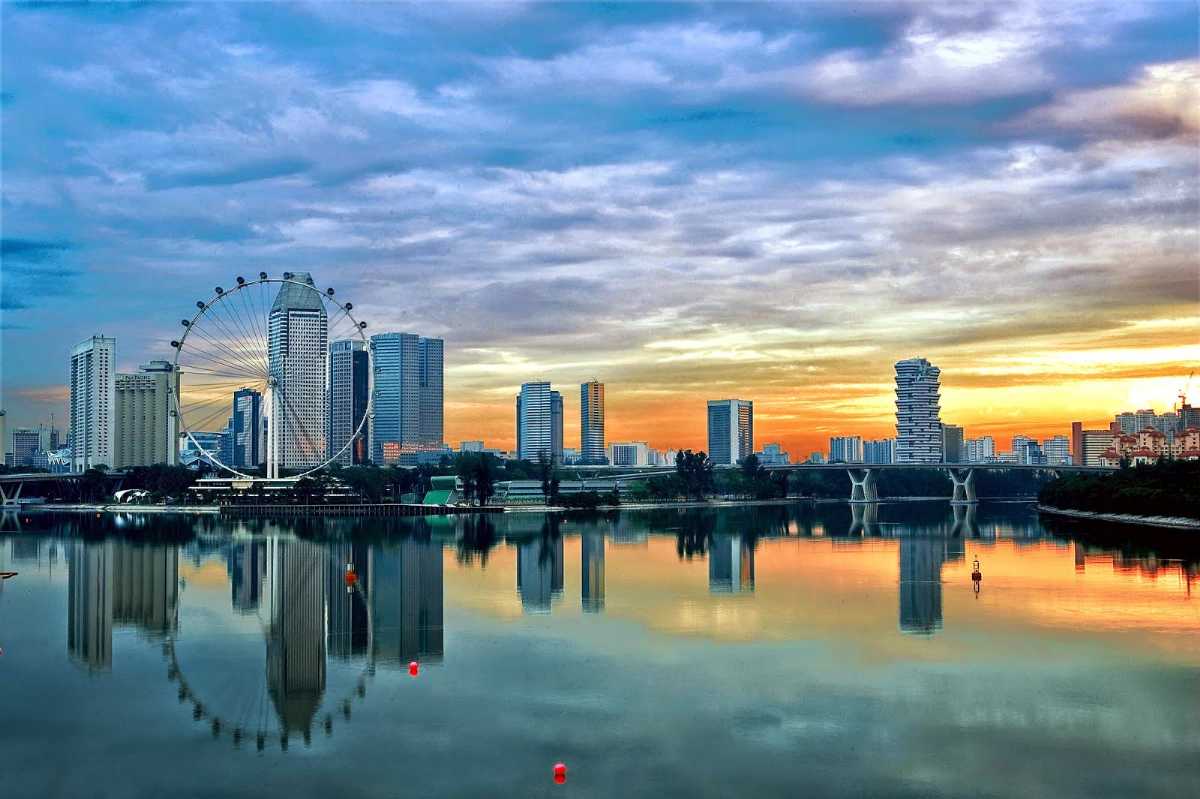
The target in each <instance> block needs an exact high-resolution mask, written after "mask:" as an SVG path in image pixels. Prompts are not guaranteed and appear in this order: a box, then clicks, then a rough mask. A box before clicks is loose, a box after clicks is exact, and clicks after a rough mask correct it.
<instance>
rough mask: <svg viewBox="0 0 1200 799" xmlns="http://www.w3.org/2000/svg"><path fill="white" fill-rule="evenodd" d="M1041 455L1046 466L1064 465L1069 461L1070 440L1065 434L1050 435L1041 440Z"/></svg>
mask: <svg viewBox="0 0 1200 799" xmlns="http://www.w3.org/2000/svg"><path fill="white" fill-rule="evenodd" d="M1042 456H1043V457H1044V458H1045V459H1046V465H1047V466H1066V465H1068V464H1070V463H1071V442H1070V440H1069V439H1068V438H1067V437H1066V436H1050V437H1049V438H1046V439H1043V440H1042Z"/></svg>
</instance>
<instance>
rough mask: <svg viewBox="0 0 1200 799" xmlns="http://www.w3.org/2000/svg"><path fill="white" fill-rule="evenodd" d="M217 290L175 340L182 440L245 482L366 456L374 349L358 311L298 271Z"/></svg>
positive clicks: (177, 418)
mask: <svg viewBox="0 0 1200 799" xmlns="http://www.w3.org/2000/svg"><path fill="white" fill-rule="evenodd" d="M214 291H215V294H214V295H213V297H212V298H211V299H209V300H207V301H205V300H200V301H198V302H197V303H196V308H197V311H196V313H195V314H194V315H193V316H192V317H191V318H190V319H184V320H182V321H181V324H182V325H183V335H182V336H180V338H179V339H178V340H176V341H172V342H171V346H172V347H173V348H174V350H175V359H174V371H175V378H176V381H175V386H173V390H172V396H173V398H174V403H173V405H174V407H173V409H172V414H173V415H174V417H175V421H176V425H177V427H178V432H179V435H180V437H181V438H184V439H186V440H187V441H188V442H189V443H190V445H191V447H193V448H194V449H195V450H196V451H198V452H202V453H203V456H204V459H205V460H208V461H210V462H211V463H212V464H213V465H215V466H217V467H218V468H220V469H222V470H224V471H226V472H228V473H230V474H231V475H233V476H234V477H235V478H241V479H245V480H261V479H268V480H271V479H279V478H280V476H281V474H282V475H285V476H287V477H289V478H291V479H299V478H301V477H304V476H305V475H309V474H312V473H314V472H317V471H319V470H321V469H323V468H325V467H326V466H328V465H329V464H331V463H334V462H339V463H344V464H349V463H352V462H357V461H359V460H361V459H362V458H364V457H365V454H366V430H367V423H368V422H367V420H368V418H369V417H370V415H371V407H370V402H371V401H370V391H369V379H370V377H369V375H370V367H369V363H370V360H369V359H370V351H369V347H368V346H367V339H366V332H365V331H366V327H367V323H366V322H361V321H358V320H357V319H355V318H354V316H353V315H352V311H353V308H354V306H353V305H352V304H351V303H349V302H340V301H338V300H336V299H335V296H336V292H335V291H334V290H333V289H332V288H326V289H324V290H321V289H319V288H317V286H316V285H315V283H314V282H313V279H312V277H311V276H310V275H308V274H307V273H303V272H301V273H292V272H284V273H283V274H282V276H280V277H270V276H269V275H268V274H267V273H266V272H259V273H258V277H257V278H254V279H249V280H248V279H246V278H244V277H238V278H237V279H236V283H235V284H234V285H232V286H230V287H229V288H222V287H220V286H217V287H216V289H215V290H214ZM262 473H265V478H264V477H263V476H262Z"/></svg>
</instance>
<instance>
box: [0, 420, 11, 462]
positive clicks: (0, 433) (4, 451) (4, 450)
mask: <svg viewBox="0 0 1200 799" xmlns="http://www.w3.org/2000/svg"><path fill="white" fill-rule="evenodd" d="M9 452H12V450H10V449H9V448H8V415H7V414H6V413H5V412H4V411H3V410H0V463H8V453H9Z"/></svg>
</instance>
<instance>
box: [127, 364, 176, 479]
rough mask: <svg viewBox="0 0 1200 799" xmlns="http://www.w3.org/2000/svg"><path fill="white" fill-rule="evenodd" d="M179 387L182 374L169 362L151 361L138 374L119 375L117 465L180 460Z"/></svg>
mask: <svg viewBox="0 0 1200 799" xmlns="http://www.w3.org/2000/svg"><path fill="white" fill-rule="evenodd" d="M178 390H179V373H178V372H176V371H175V366H174V365H173V364H172V363H171V362H170V361H151V362H150V363H147V364H143V365H142V367H141V371H140V372H137V373H136V374H119V375H117V377H116V383H115V397H116V405H115V407H116V420H115V434H116V446H115V453H114V455H113V463H112V466H113V467H114V468H117V469H124V468H127V467H130V466H152V465H154V464H156V463H166V464H170V465H172V466H173V465H175V464H176V463H178V462H179V434H178V424H177V423H176V416H175V413H176V412H175V400H174V396H173V394H172V392H176V391H178Z"/></svg>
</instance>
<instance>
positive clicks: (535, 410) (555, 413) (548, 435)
mask: <svg viewBox="0 0 1200 799" xmlns="http://www.w3.org/2000/svg"><path fill="white" fill-rule="evenodd" d="M516 410H517V457H519V458H520V459H522V460H530V461H536V460H537V459H538V457H539V456H541V455H545V456H546V457H547V458H552V459H554V460H556V461H561V460H562V439H563V424H562V394H559V393H558V392H557V391H554V390H552V389H551V388H550V384H549V383H547V382H545V381H540V382H536V383H522V384H521V393H520V394H518V395H517V401H516Z"/></svg>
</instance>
